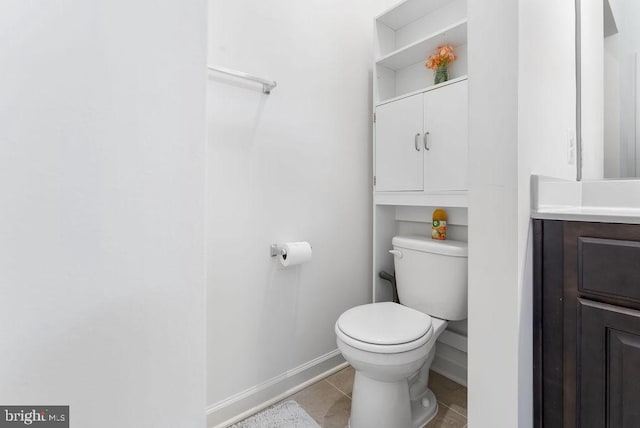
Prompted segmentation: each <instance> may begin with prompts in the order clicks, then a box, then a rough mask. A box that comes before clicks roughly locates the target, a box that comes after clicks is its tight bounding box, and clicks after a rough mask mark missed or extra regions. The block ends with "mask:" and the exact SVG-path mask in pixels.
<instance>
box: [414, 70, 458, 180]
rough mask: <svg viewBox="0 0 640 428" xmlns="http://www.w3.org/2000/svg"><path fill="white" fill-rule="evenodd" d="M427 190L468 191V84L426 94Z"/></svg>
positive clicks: (447, 87) (454, 84)
mask: <svg viewBox="0 0 640 428" xmlns="http://www.w3.org/2000/svg"><path fill="white" fill-rule="evenodd" d="M423 97H424V135H425V151H424V158H425V162H424V164H425V167H424V189H425V190H427V191H449V190H466V189H467V167H468V161H467V158H468V147H467V140H468V137H467V134H468V132H467V131H468V128H467V112H468V108H467V81H466V80H463V81H461V82H457V83H453V84H451V85H447V86H443V87H441V88H438V89H434V90H433V91H429V92H425V93H424V95H423Z"/></svg>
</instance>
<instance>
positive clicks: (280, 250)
mask: <svg viewBox="0 0 640 428" xmlns="http://www.w3.org/2000/svg"><path fill="white" fill-rule="evenodd" d="M309 247H311V245H309ZM311 248H313V247H311ZM286 255H287V249H286V248H284V247H283V246H282V245H279V244H271V257H278V256H286Z"/></svg>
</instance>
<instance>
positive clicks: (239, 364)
mask: <svg viewBox="0 0 640 428" xmlns="http://www.w3.org/2000/svg"><path fill="white" fill-rule="evenodd" d="M388 3H391V2H390V1H388V0H377V1H370V0H357V1H352V2H342V1H339V0H331V1H325V0H314V1H307V2H284V1H277V0H266V1H262V2H254V1H249V0H239V1H234V2H229V1H221V0H211V1H210V20H209V22H210V32H209V41H210V43H209V61H210V62H211V63H213V64H218V65H223V66H226V67H230V68H234V69H238V70H242V71H246V72H250V73H253V74H257V75H261V76H265V77H268V78H271V79H274V80H276V81H277V82H278V87H277V88H276V89H274V91H273V92H272V94H271V95H268V96H267V95H263V94H261V93H260V88H259V86H256V85H252V84H245V83H234V81H233V79H227V78H224V77H218V76H216V75H215V74H214V73H212V74H210V78H209V95H208V99H209V118H208V120H209V142H208V151H209V155H208V162H209V163H208V168H209V172H208V191H207V192H208V196H207V199H208V202H209V207H208V216H207V221H208V225H207V227H208V232H207V244H208V250H207V251H208V253H207V272H208V273H207V275H208V293H209V294H208V324H207V325H208V332H207V334H208V403H209V405H210V411H213V410H211V409H213V408H214V407H215V405H219V404H220V403H221V402H223V401H224V400H225V399H229V398H230V397H232V396H233V395H234V394H237V393H240V392H242V391H246V390H248V389H250V388H253V387H256V386H257V385H261V384H263V382H265V381H268V380H269V379H273V378H274V377H277V376H279V375H282V374H283V373H286V372H288V371H290V370H292V369H294V368H296V367H299V366H300V365H302V364H305V363H307V362H309V361H311V360H313V359H315V358H317V357H320V356H323V355H326V354H328V353H330V352H332V351H334V350H335V349H336V343H335V334H334V330H333V327H334V323H335V321H336V320H337V318H338V316H339V315H340V314H341V313H342V312H343V311H344V310H346V309H347V308H349V307H351V306H354V305H357V304H361V303H366V302H368V301H370V300H371V254H372V253H371V244H372V241H371V239H372V238H371V232H372V206H371V203H372V201H371V190H372V188H371V182H372V178H371V177H372V168H371V93H370V92H371V69H372V62H373V61H372V32H373V17H374V16H375V15H376V14H378V13H379V12H380V11H382V9H384V8H385V6H386V5H387V4H388ZM297 240H306V241H309V242H310V243H311V245H312V246H313V261H312V262H311V263H309V264H306V265H303V266H300V267H296V268H290V269H286V270H285V269H283V268H282V267H281V266H280V265H279V264H278V263H277V261H276V260H275V259H272V258H270V257H269V246H270V244H272V243H276V242H283V241H297Z"/></svg>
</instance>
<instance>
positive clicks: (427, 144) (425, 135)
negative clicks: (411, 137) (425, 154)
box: [422, 132, 429, 150]
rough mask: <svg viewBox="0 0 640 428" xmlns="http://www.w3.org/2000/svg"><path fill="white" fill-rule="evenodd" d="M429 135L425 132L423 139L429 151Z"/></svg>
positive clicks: (425, 147)
mask: <svg viewBox="0 0 640 428" xmlns="http://www.w3.org/2000/svg"><path fill="white" fill-rule="evenodd" d="M428 135H429V133H428V132H425V133H424V137H422V139H423V141H424V149H425V150H429V140H428V139H427V137H428Z"/></svg>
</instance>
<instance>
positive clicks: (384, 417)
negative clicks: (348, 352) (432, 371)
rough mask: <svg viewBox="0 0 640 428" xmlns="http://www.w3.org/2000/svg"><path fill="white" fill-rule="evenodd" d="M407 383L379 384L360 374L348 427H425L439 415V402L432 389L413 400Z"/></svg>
mask: <svg viewBox="0 0 640 428" xmlns="http://www.w3.org/2000/svg"><path fill="white" fill-rule="evenodd" d="M407 380H408V379H402V380H400V381H397V382H385V381H378V380H375V379H371V378H369V377H367V376H364V375H363V374H362V373H359V372H358V371H356V375H355V379H354V385H353V393H352V403H351V418H350V419H349V424H348V426H349V427H350V428H389V427H394V428H421V427H423V426H424V425H425V424H426V423H428V422H429V421H430V420H431V419H433V418H434V417H435V415H436V413H437V412H438V401H437V399H436V396H435V395H434V393H433V392H432V391H431V390H430V389H428V388H425V390H424V392H422V393H421V394H419V395H418V396H414V397H413V399H411V398H410V395H409V383H408V382H407ZM352 422H353V423H352Z"/></svg>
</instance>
